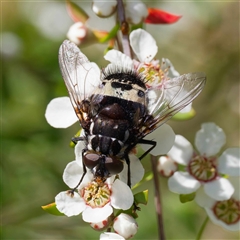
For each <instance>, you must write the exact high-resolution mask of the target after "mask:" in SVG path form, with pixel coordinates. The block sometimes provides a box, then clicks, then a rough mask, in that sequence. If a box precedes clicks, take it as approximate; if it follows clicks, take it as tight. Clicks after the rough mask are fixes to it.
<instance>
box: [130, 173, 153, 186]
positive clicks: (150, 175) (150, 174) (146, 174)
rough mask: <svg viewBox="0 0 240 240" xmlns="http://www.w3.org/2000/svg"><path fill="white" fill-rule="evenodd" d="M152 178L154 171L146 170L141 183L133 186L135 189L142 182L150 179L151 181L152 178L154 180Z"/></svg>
mask: <svg viewBox="0 0 240 240" xmlns="http://www.w3.org/2000/svg"><path fill="white" fill-rule="evenodd" d="M152 179H153V173H152V172H146V173H145V174H144V176H143V178H142V180H141V181H140V182H139V183H137V184H136V185H134V186H133V187H132V189H135V188H137V187H138V186H140V185H141V184H142V183H144V182H148V181H150V180H152Z"/></svg>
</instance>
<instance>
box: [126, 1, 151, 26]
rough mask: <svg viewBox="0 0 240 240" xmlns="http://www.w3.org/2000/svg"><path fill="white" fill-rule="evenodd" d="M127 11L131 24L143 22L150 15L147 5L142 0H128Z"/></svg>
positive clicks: (127, 17)
mask: <svg viewBox="0 0 240 240" xmlns="http://www.w3.org/2000/svg"><path fill="white" fill-rule="evenodd" d="M125 11H126V19H127V21H128V22H129V23H131V24H139V23H141V22H143V21H144V19H145V18H146V17H147V15H148V10H147V7H146V5H145V4H144V3H142V2H141V1H134V2H132V1H127V2H126V8H125Z"/></svg>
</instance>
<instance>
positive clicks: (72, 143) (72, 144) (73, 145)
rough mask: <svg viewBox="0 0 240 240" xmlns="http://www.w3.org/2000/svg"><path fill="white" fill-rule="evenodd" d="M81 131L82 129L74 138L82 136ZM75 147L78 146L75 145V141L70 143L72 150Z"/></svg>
mask: <svg viewBox="0 0 240 240" xmlns="http://www.w3.org/2000/svg"><path fill="white" fill-rule="evenodd" d="M81 131H82V129H80V130H79V131H78V132H77V133H76V134H75V135H74V137H79V136H80V134H81ZM75 145H76V144H75V143H74V142H73V141H71V142H70V143H69V146H70V147H71V148H74V147H75Z"/></svg>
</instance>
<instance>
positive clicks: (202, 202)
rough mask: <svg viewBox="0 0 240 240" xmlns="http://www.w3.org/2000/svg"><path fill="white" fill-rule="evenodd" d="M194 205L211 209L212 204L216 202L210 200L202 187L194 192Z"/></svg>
mask: <svg viewBox="0 0 240 240" xmlns="http://www.w3.org/2000/svg"><path fill="white" fill-rule="evenodd" d="M194 200H195V201H196V203H197V204H198V205H199V206H200V207H203V208H204V207H208V208H211V207H212V206H213V205H214V203H215V202H216V200H214V199H212V198H210V197H209V196H208V195H207V194H206V193H205V191H204V189H203V187H200V188H199V189H198V191H197V192H196V196H195V199H194Z"/></svg>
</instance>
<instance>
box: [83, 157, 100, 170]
mask: <svg viewBox="0 0 240 240" xmlns="http://www.w3.org/2000/svg"><path fill="white" fill-rule="evenodd" d="M83 162H84V164H85V165H86V167H87V168H89V169H93V168H94V167H96V166H97V165H98V164H99V155H98V154H96V153H86V154H84V155H83Z"/></svg>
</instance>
